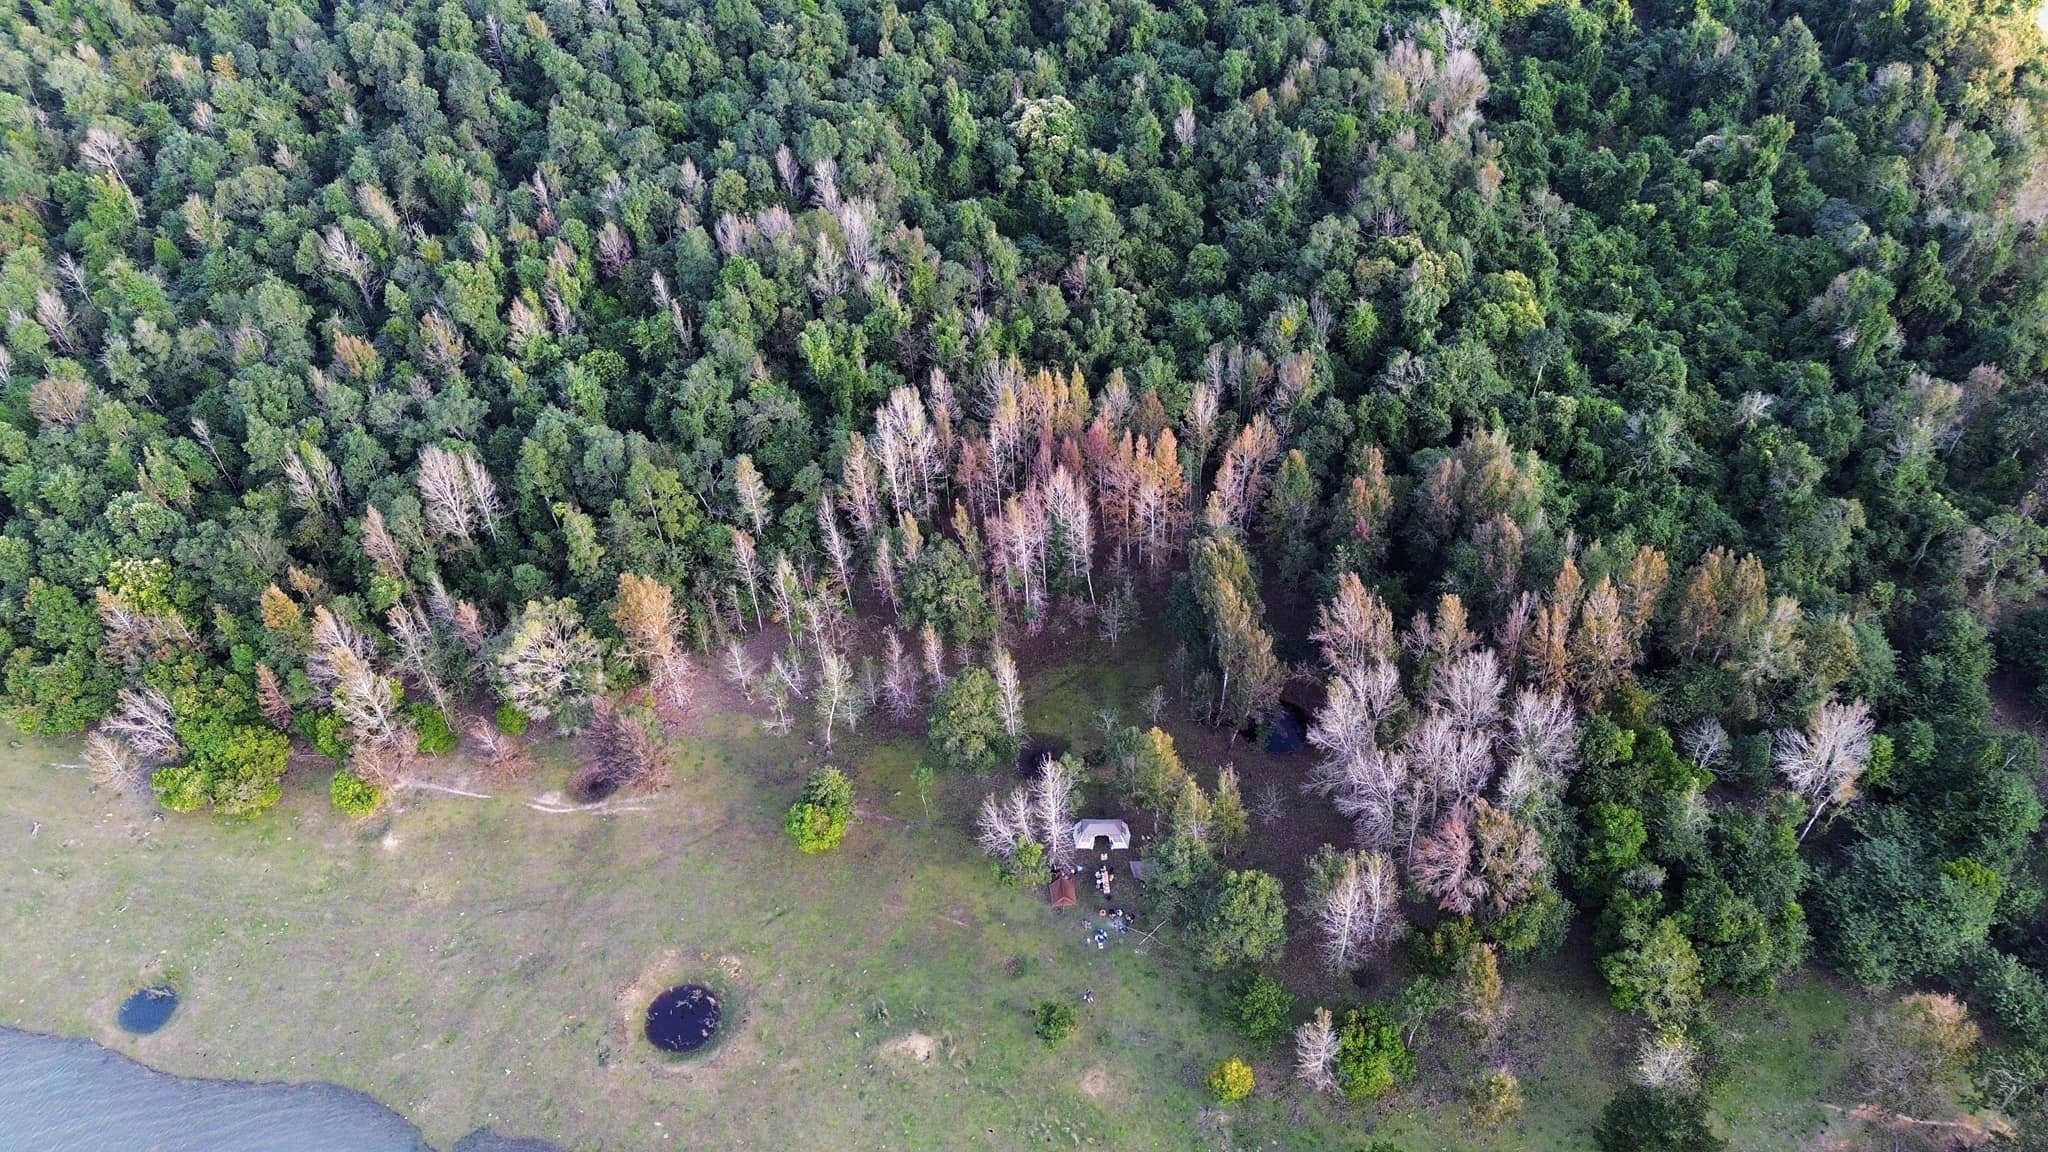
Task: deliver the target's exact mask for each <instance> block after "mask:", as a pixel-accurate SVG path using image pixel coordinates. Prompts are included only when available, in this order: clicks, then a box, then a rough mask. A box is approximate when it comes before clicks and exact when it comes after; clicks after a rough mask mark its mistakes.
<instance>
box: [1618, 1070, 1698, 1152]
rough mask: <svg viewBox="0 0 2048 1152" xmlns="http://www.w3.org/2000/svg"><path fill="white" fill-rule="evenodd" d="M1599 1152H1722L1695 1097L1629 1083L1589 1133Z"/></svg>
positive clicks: (1685, 1092)
mask: <svg viewBox="0 0 2048 1152" xmlns="http://www.w3.org/2000/svg"><path fill="white" fill-rule="evenodd" d="M1593 1143H1594V1144H1595V1145H1596V1146H1597V1147H1598V1148H1599V1149H1600V1152H1722V1149H1724V1148H1726V1147H1727V1146H1728V1144H1727V1142H1726V1141H1724V1140H1722V1139H1721V1138H1720V1137H1719V1136H1716V1135H1714V1131H1713V1129H1712V1128H1709V1127H1708V1126H1707V1101H1706V1098H1705V1097H1704V1096H1701V1095H1700V1094H1699V1093H1697V1092H1690V1091H1685V1090H1683V1089H1676V1088H1645V1087H1642V1086H1641V1085H1635V1084H1631V1085H1630V1086H1628V1087H1626V1088H1623V1089H1622V1090H1621V1091H1620V1092H1619V1093H1617V1094H1616V1095H1615V1097H1614V1099H1612V1100H1609V1101H1608V1102H1607V1107H1606V1108H1605V1109H1604V1110H1602V1111H1601V1113H1600V1123H1599V1124H1598V1125H1597V1126H1596V1127H1595V1128H1594V1129H1593Z"/></svg>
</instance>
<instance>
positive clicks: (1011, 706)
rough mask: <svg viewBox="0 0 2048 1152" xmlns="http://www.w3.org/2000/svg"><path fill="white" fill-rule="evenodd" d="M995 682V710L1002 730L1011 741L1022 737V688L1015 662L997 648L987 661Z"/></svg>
mask: <svg viewBox="0 0 2048 1152" xmlns="http://www.w3.org/2000/svg"><path fill="white" fill-rule="evenodd" d="M989 671H990V673H991V674H992V675H994V677H995V681H996V692H997V700H996V708H997V710H998V711H999V712H1000V713H1001V714H1002V718H1003V730H1004V731H1006V732H1008V733H1009V734H1010V738H1011V739H1013V740H1016V739H1021V738H1022V737H1023V735H1024V686H1023V683H1022V681H1021V680H1019V678H1018V676H1017V662H1016V661H1015V660H1013V659H1011V658H1010V652H1009V649H1007V648H1002V647H998V648H996V650H995V653H994V655H993V656H992V657H991V659H990V661H989Z"/></svg>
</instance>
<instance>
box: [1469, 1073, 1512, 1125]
mask: <svg viewBox="0 0 2048 1152" xmlns="http://www.w3.org/2000/svg"><path fill="white" fill-rule="evenodd" d="M1521 1114H1522V1082H1521V1081H1520V1080H1518V1079H1516V1078H1515V1074H1514V1073H1513V1072H1510V1071H1508V1070H1507V1069H1505V1068H1495V1069H1494V1070H1493V1071H1491V1072H1488V1073H1487V1074H1486V1075H1484V1076H1481V1077H1480V1078H1479V1091H1478V1093H1477V1094H1476V1095H1475V1096H1474V1098H1473V1101H1472V1118H1473V1119H1474V1120H1477V1121H1478V1122H1479V1123H1481V1124H1483V1125H1485V1126H1486V1127H1488V1128H1498V1127H1500V1126H1501V1125H1503V1124H1506V1123H1509V1122H1511V1121H1513V1120H1514V1119H1515V1117H1517V1116H1520V1115H1521Z"/></svg>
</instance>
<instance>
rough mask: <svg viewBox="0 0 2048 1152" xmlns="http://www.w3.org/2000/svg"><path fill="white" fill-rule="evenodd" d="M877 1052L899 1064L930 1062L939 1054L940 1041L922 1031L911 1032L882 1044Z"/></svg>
mask: <svg viewBox="0 0 2048 1152" xmlns="http://www.w3.org/2000/svg"><path fill="white" fill-rule="evenodd" d="M877 1052H878V1053H879V1054H880V1055H881V1056H882V1058H883V1059H885V1060H891V1061H894V1062H896V1063H898V1064H929V1063H931V1062H932V1057H933V1056H936V1055H938V1052H939V1041H938V1039H937V1038H936V1037H933V1036H927V1035H925V1034H924V1033H922V1032H911V1033H908V1034H906V1035H903V1036H898V1037H897V1038H896V1039H894V1040H891V1041H889V1042H888V1043H886V1044H884V1045H882V1046H881V1047H880V1048H879V1049H877Z"/></svg>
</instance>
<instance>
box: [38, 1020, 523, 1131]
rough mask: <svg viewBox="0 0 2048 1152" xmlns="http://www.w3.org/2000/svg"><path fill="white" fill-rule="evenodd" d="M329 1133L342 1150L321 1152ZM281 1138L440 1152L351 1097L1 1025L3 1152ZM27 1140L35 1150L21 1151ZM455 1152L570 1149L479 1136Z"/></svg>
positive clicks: (382, 1109)
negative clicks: (201, 1072)
mask: <svg viewBox="0 0 2048 1152" xmlns="http://www.w3.org/2000/svg"><path fill="white" fill-rule="evenodd" d="M323 1133H324V1134H325V1135H326V1136H327V1137H331V1138H334V1139H337V1140H341V1141H345V1143H335V1144H332V1145H328V1144H326V1143H320V1142H319V1141H320V1140H321V1139H322V1134H323ZM280 1139H288V1140H290V1141H291V1146H292V1147H294V1148H300V1149H304V1150H305V1152H325V1149H327V1148H329V1147H332V1148H333V1149H334V1152H344V1150H346V1152H435V1149H434V1147H433V1145H431V1144H429V1143H428V1142H427V1139H426V1136H425V1134H424V1133H422V1132H421V1131H420V1129H419V1127H418V1126H417V1125H415V1124H413V1123H412V1122H411V1121H410V1120H408V1119H406V1117H404V1116H403V1115H401V1114H400V1113H398V1112H397V1111H395V1110H393V1109H392V1108H390V1107H389V1106H388V1105H386V1104H384V1103H383V1102H382V1101H380V1100H378V1099H376V1098H375V1097H373V1096H371V1095H370V1094H368V1093H366V1092H361V1091H358V1090H357V1089H354V1088H349V1087H345V1086H343V1085H340V1084H334V1083H330V1082H327V1081H318V1080H316V1081H301V1082H293V1081H282V1080H232V1079H223V1078H218V1077H210V1076H177V1075H173V1074H172V1073H169V1072H164V1071H161V1070H159V1069H156V1068H152V1067H150V1066H149V1065H147V1064H145V1063H143V1062H142V1061H140V1060H137V1059H136V1058H135V1057H133V1056H131V1055H129V1054H128V1053H125V1052H122V1051H119V1050H118V1049H114V1048H110V1047H108V1046H106V1045H104V1044H101V1043H99V1042H98V1041H96V1040H93V1039H91V1038H90V1037H85V1036H60V1035H55V1034H51V1033H45V1032H36V1031H31V1030H28V1029H23V1028H12V1027H6V1026H0V1142H6V1143H10V1144H11V1145H12V1146H17V1147H28V1146H33V1147H37V1148H40V1149H43V1150H44V1152H68V1150H71V1149H77V1150H79V1152H87V1150H89V1149H102V1148H107V1147H114V1146H120V1147H149V1148H152V1149H158V1150H161V1152H178V1150H180V1149H186V1148H190V1149H194V1150H197V1149H207V1150H210V1152H241V1150H243V1149H248V1150H250V1152H254V1150H257V1149H262V1148H275V1147H278V1146H279V1145H278V1144H277V1143H276V1141H278V1140H280ZM365 1139H369V1140H371V1141H373V1143H369V1144H365V1143H363V1140H365ZM27 1140H33V1141H34V1142H35V1143H34V1144H33V1145H30V1144H26V1143H15V1142H16V1141H27ZM244 1141H247V1142H246V1143H245V1142H244ZM309 1141H312V1142H309ZM447 1152H562V1150H561V1149H559V1148H558V1147H557V1146H556V1145H553V1144H550V1143H548V1142H546V1141H543V1140H534V1139H514V1138H510V1137H504V1136H500V1135H498V1134H496V1133H494V1132H491V1131H490V1130H489V1129H479V1130H477V1131H475V1132H472V1133H470V1134H469V1135H467V1136H465V1137H463V1138H462V1139H461V1140H460V1141H458V1142H457V1143H455V1144H454V1145H451V1146H450V1147H449V1149H448V1150H447Z"/></svg>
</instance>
